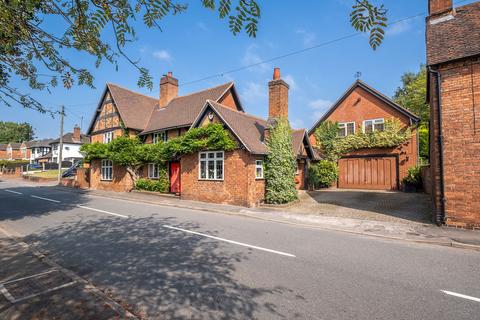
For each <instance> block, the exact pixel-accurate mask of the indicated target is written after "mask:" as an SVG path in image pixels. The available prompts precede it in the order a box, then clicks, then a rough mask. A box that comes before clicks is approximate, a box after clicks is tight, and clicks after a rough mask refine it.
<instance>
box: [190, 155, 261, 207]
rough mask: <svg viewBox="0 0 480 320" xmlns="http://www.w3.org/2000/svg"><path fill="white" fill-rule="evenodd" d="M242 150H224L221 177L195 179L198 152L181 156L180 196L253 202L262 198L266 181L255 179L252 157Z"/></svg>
mask: <svg viewBox="0 0 480 320" xmlns="http://www.w3.org/2000/svg"><path fill="white" fill-rule="evenodd" d="M256 159H258V158H257V157H255V156H252V155H251V154H249V153H248V152H247V151H245V150H241V149H237V150H235V151H231V152H225V160H224V180H223V181H204V180H199V179H198V169H199V165H198V154H192V155H187V156H184V157H182V159H181V171H182V173H181V184H182V190H181V198H182V199H188V200H198V201H205V202H214V203H225V204H234V205H242V206H254V205H255V204H257V203H259V202H260V201H261V200H262V199H263V198H264V193H265V182H264V180H257V179H255V160H256Z"/></svg>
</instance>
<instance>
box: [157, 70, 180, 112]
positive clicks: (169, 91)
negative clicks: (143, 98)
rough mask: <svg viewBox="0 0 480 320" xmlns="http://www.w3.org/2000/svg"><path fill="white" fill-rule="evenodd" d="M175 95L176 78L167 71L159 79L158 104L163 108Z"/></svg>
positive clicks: (176, 87) (176, 91)
mask: <svg viewBox="0 0 480 320" xmlns="http://www.w3.org/2000/svg"><path fill="white" fill-rule="evenodd" d="M176 97H178V80H177V79H175V78H174V77H173V75H172V72H171V71H169V72H168V73H167V74H166V75H164V76H163V77H162V78H161V79H160V100H159V103H158V106H159V107H160V108H165V107H166V106H167V104H168V103H169V102H170V101H172V100H173V99H175V98H176Z"/></svg>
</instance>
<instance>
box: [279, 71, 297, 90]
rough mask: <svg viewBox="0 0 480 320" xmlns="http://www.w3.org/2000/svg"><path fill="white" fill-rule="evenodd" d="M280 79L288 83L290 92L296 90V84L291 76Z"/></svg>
mask: <svg viewBox="0 0 480 320" xmlns="http://www.w3.org/2000/svg"><path fill="white" fill-rule="evenodd" d="M282 79H283V80H284V81H285V82H286V83H288V85H289V86H290V90H297V83H296V82H295V79H294V78H293V76H292V75H291V74H287V75H285V76H282Z"/></svg>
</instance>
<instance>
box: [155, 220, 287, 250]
mask: <svg viewBox="0 0 480 320" xmlns="http://www.w3.org/2000/svg"><path fill="white" fill-rule="evenodd" d="M163 226H164V227H165V228H168V229H173V230H178V231H183V232H186V233H191V234H196V235H198V236H202V237H207V238H211V239H215V240H218V241H223V242H228V243H232V244H236V245H239V246H243V247H247V248H252V249H257V250H262V251H266V252H271V253H276V254H280V255H282V256H287V257H292V258H295V255H293V254H290V253H286V252H282V251H277V250H272V249H267V248H262V247H257V246H253V245H250V244H247V243H242V242H238V241H233V240H228V239H224V238H219V237H215V236H211V235H208V234H204V233H200V232H195V231H190V230H186V229H182V228H177V227H173V226H169V225H165V224H164V225H163Z"/></svg>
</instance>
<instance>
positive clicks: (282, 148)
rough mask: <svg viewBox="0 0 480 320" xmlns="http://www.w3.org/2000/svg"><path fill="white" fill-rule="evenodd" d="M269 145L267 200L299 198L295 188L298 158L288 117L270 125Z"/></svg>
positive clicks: (288, 200) (284, 200)
mask: <svg viewBox="0 0 480 320" xmlns="http://www.w3.org/2000/svg"><path fill="white" fill-rule="evenodd" d="M267 146H268V149H269V153H268V155H267V156H266V157H265V201H266V202H267V203H272V204H282V203H288V202H292V201H294V200H296V199H297V198H298V193H297V189H296V188H295V171H296V169H295V168H296V163H297V159H296V157H295V155H294V154H293V147H292V130H291V129H290V125H289V123H288V120H287V119H282V118H280V119H278V120H276V124H275V125H274V126H272V127H270V135H269V136H268V139H267Z"/></svg>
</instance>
